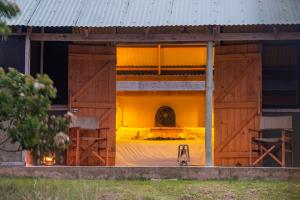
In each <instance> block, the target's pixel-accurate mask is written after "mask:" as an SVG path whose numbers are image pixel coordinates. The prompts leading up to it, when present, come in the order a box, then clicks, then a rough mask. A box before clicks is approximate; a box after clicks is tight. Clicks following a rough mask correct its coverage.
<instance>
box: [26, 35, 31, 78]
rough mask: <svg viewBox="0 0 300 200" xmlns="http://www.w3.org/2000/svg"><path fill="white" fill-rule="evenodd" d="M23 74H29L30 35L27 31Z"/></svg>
mask: <svg viewBox="0 0 300 200" xmlns="http://www.w3.org/2000/svg"><path fill="white" fill-rule="evenodd" d="M25 74H29V75H30V37H29V33H28V32H27V35H26V38H25Z"/></svg>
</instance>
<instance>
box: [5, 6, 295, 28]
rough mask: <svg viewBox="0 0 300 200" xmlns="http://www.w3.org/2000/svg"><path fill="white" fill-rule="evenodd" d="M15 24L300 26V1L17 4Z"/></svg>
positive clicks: (82, 25)
mask: <svg viewBox="0 0 300 200" xmlns="http://www.w3.org/2000/svg"><path fill="white" fill-rule="evenodd" d="M14 1H15V2H17V4H19V6H20V8H21V10H22V12H21V14H20V15H19V16H18V17H17V18H16V19H14V20H10V21H8V24H9V25H28V26H45V27H47V26H72V27H154V26H202V25H260V24H300V12H299V11H300V0H14Z"/></svg>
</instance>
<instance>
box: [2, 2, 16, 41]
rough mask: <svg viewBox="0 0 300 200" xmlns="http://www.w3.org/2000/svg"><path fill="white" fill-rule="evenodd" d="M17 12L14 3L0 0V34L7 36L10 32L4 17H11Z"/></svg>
mask: <svg viewBox="0 0 300 200" xmlns="http://www.w3.org/2000/svg"><path fill="white" fill-rule="evenodd" d="M18 13H19V8H18V6H17V5H16V4H15V3H12V2H10V1H7V0H0V34H1V35H4V36H7V35H8V34H10V32H11V31H10V28H9V27H8V26H7V24H6V22H5V19H11V18H13V17H15V16H16V15H17V14H18Z"/></svg>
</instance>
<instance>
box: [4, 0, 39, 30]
mask: <svg viewBox="0 0 300 200" xmlns="http://www.w3.org/2000/svg"><path fill="white" fill-rule="evenodd" d="M12 2H14V3H16V4H18V6H19V8H20V10H21V11H20V14H19V15H18V16H17V17H15V18H12V19H9V20H7V23H8V24H9V25H12V26H14V25H16V26H27V25H28V23H29V21H30V19H31V16H32V14H33V13H34V11H35V10H36V8H37V6H38V5H39V2H40V0H14V1H12Z"/></svg>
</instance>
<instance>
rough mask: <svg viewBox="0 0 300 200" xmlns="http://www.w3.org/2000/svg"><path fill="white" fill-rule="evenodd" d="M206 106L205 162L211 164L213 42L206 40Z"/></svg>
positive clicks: (207, 164)
mask: <svg viewBox="0 0 300 200" xmlns="http://www.w3.org/2000/svg"><path fill="white" fill-rule="evenodd" d="M206 59H207V61H206V63H207V67H206V68H207V70H206V84H205V89H206V107H205V164H206V166H212V165H213V162H212V112H213V87H214V86H213V84H214V83H213V42H212V41H210V42H207V58H206Z"/></svg>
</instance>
